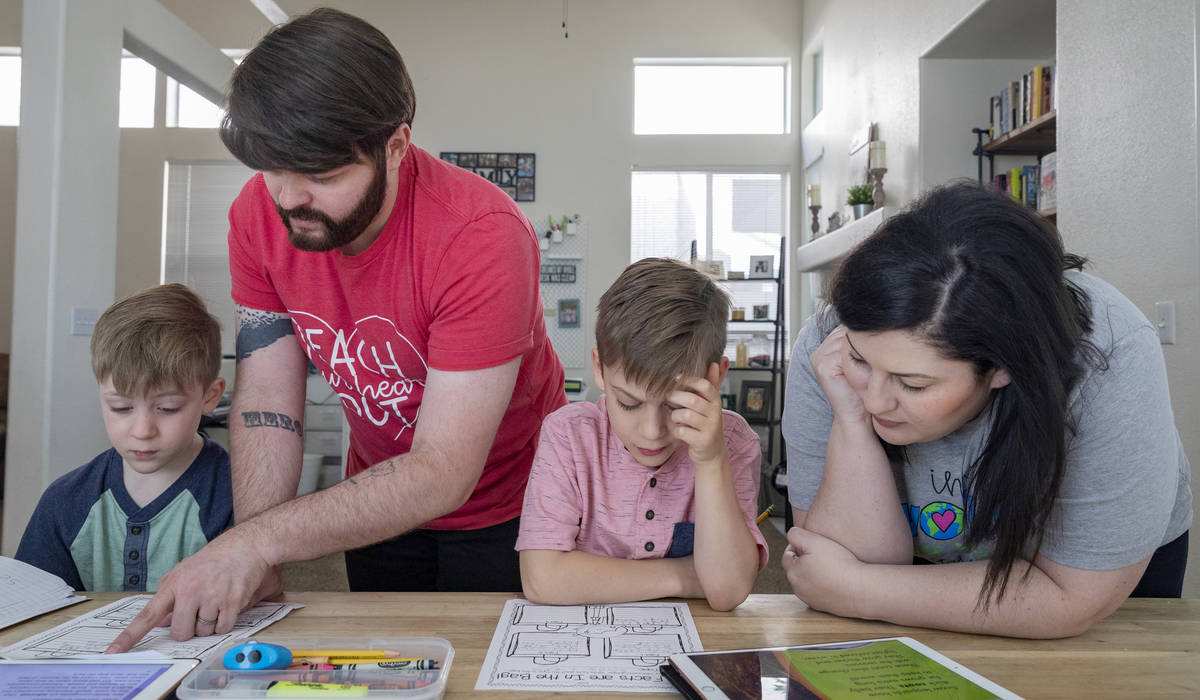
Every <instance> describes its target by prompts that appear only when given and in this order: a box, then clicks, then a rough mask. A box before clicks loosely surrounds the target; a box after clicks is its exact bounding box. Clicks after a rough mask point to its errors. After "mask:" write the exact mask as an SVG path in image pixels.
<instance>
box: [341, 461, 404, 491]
mask: <svg viewBox="0 0 1200 700" xmlns="http://www.w3.org/2000/svg"><path fill="white" fill-rule="evenodd" d="M394 473H396V463H395V462H394V461H392V460H390V459H389V460H387V461H384V462H380V463H379V464H376V465H375V466H373V467H369V468H367V469H364V470H363V471H361V472H359V473H357V474H355V475H354V476H348V477H346V481H348V482H350V483H351V484H355V485H358V482H357V481H355V479H371V478H374V477H377V476H387V475H388V474H394Z"/></svg>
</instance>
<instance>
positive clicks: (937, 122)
mask: <svg viewBox="0 0 1200 700" xmlns="http://www.w3.org/2000/svg"><path fill="white" fill-rule="evenodd" d="M1056 12H1057V2H1056V1H1055V0H983V1H982V2H980V3H978V4H977V5H975V7H974V8H973V9H971V10H969V11H967V12H966V13H965V14H964V15H963V17H962V19H960V20H959V21H958V22H957V23H955V24H954V25H952V26H951V27H950V28H949V29H948V30H947V32H946V33H945V34H944V35H942V37H940V38H939V39H938V40H937V41H935V42H934V44H933V45H932V46H930V48H929V49H927V50H926V51H925V52H924V53H922V55H921V58H920V61H919V86H918V87H919V93H920V112H919V129H920V134H919V140H918V151H919V176H920V178H919V179H920V184H921V189H927V188H929V187H933V186H936V185H940V184H943V183H945V182H948V181H951V180H955V179H960V178H963V177H971V178H976V177H978V178H979V179H981V180H985V181H990V180H991V178H992V176H994V174H995V173H1000V172H1003V171H1005V170H1009V169H1011V168H1013V167H1016V166H1020V165H1027V164H1030V163H1031V159H1030V156H1037V157H1040V156H1042V155H1044V154H1045V153H1049V152H1051V151H1054V150H1055V145H1056V142H1057V133H1056V131H1057V130H1056V123H1057V119H1056V116H1057V115H1056V113H1054V112H1052V111H1048V112H1046V113H1045V114H1042V115H1040V116H1039V117H1036V118H1034V119H1033V120H1031V121H1029V122H1026V123H1025V124H1023V125H1021V126H1019V127H1016V128H1015V129H1012V130H1010V131H1009V132H1008V133H1005V134H1003V135H1002V136H1000V137H999V138H996V139H993V140H991V141H987V138H988V136H987V134H986V133H984V134H983V136H982V139H979V138H978V137H977V135H976V134H974V133H972V127H980V126H982V127H983V128H984V130H985V131H986V129H987V127H988V123H989V122H990V121H991V120H992V115H991V110H990V106H991V105H990V103H989V101H990V98H991V97H992V96H995V95H997V93H999V92H1000V91H1001V89H1002V86H1004V85H1008V84H1009V83H1010V82H1011V81H1014V80H1015V81H1019V80H1020V79H1021V76H1023V75H1024V74H1025V73H1028V72H1029V71H1030V70H1031V69H1032V68H1033V67H1034V66H1036V65H1042V66H1048V65H1052V64H1055V63H1056V62H1057V61H1056V58H1057V53H1058V50H1057V49H1058V47H1057V32H1056ZM1054 79H1055V81H1057V75H1055V76H1054ZM985 159H986V161H987V163H986V164H987V165H988V167H987V168H984V167H983V165H984V164H985V163H984V161H985Z"/></svg>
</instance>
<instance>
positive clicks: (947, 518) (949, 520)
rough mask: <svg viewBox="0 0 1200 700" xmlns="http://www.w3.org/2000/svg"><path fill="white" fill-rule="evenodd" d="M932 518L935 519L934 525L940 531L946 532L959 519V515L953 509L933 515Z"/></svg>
mask: <svg viewBox="0 0 1200 700" xmlns="http://www.w3.org/2000/svg"><path fill="white" fill-rule="evenodd" d="M930 517H931V518H932V519H933V524H934V525H937V526H938V529H939V530H941V531H942V532H945V531H946V530H949V529H950V526H951V525H953V524H954V521H955V520H957V519H958V513H955V512H954V509H953V508H947V509H946V510H943V511H942V512H940V513H931V514H930Z"/></svg>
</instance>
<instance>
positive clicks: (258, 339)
mask: <svg viewBox="0 0 1200 700" xmlns="http://www.w3.org/2000/svg"><path fill="white" fill-rule="evenodd" d="M237 321H238V330H237V341H236V343H237V348H236V353H237V361H238V362H241V361H242V360H244V359H246V358H247V357H250V354H251V353H253V352H254V351H255V350H258V349H260V348H265V347H267V346H268V345H270V344H271V343H274V342H275V341H276V340H279V339H280V338H282V337H284V336H285V335H295V334H296V330H295V329H294V328H292V322H291V320H290V319H289V318H288V317H287V316H285V315H283V314H279V313H274V312H271V311H259V310H258V309H251V308H247V307H245V306H238V307H237Z"/></svg>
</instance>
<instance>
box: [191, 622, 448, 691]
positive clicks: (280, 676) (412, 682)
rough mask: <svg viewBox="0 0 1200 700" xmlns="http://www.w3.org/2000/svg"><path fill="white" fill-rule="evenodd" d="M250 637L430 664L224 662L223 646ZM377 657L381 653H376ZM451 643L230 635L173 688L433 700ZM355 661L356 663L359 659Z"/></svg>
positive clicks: (442, 680) (444, 674)
mask: <svg viewBox="0 0 1200 700" xmlns="http://www.w3.org/2000/svg"><path fill="white" fill-rule="evenodd" d="M250 641H258V642H269V643H271V644H279V645H282V646H285V647H287V648H288V649H294V650H372V651H378V650H386V651H387V652H388V654H389V656H394V657H399V658H408V659H427V660H430V661H432V662H433V664H432V665H434V666H436V668H434V669H432V670H428V669H425V670H405V669H400V670H393V669H379V670H363V669H362V668H358V669H354V670H346V669H335V670H314V669H311V668H287V669H276V670H259V671H251V670H240V669H229V668H226V667H225V665H224V663H223V661H222V658H223V657H224V656H225V652H226V651H227V650H229V649H230V648H232V647H234V646H237V645H239V644H245V643H247V642H250ZM380 660H381V661H383V660H385V659H380ZM453 661H454V647H453V646H452V645H451V644H450V642H448V641H447V640H445V639H442V638H441V637H371V638H366V637H323V638H314V637H307V638H306V637H274V636H271V635H258V636H255V637H252V638H242V639H235V640H230V641H228V642H225V643H223V644H221V645H220V646H219V647H217V648H216V649H214V650H213V652H212V653H211V654H209V655H208V656H207V657H206V658H205V659H204V660H203V661H202V662H201V663H200V665H199V666H197V667H196V668H195V669H194V670H193V671H192V672H191V673H189V674H188V675H187V677H185V678H184V679H183V682H182V683H180V684H179V687H178V688H177V689H176V691H175V693H176V695H177V697H179V698H180V700H194V699H197V698H205V699H209V698H211V699H219V700H235V699H245V700H251V699H256V698H288V697H313V694H312V689H313V688H328V689H329V692H326V693H323V694H322V696H325V697H365V698H392V699H395V698H400V699H403V700H437V699H438V698H441V697H442V695H443V694H444V693H445V692H446V682H447V680H448V679H449V676H450V666H451V664H452V663H453ZM359 666H360V667H361V666H362V664H359Z"/></svg>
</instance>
